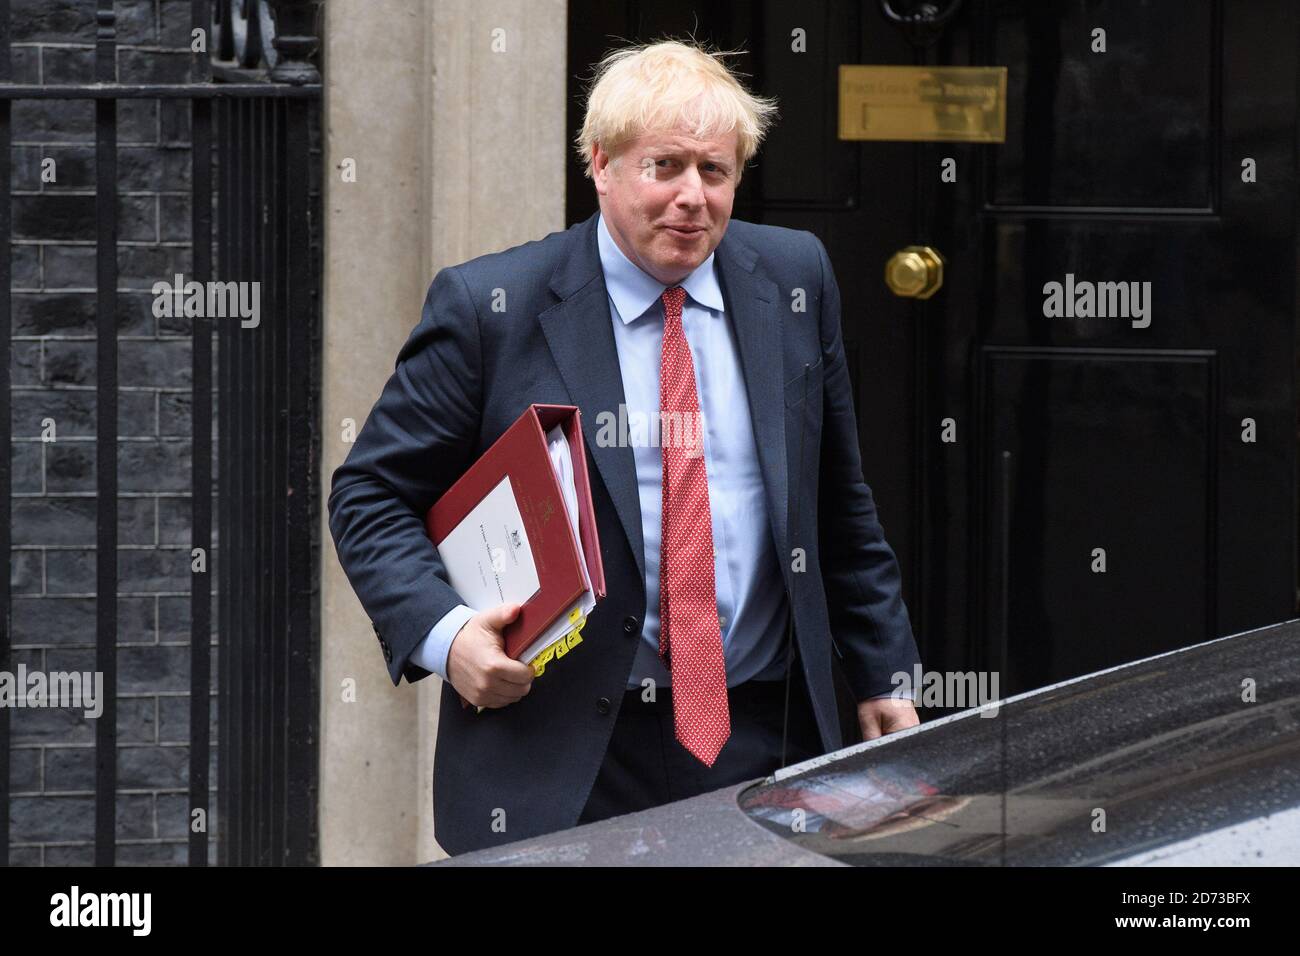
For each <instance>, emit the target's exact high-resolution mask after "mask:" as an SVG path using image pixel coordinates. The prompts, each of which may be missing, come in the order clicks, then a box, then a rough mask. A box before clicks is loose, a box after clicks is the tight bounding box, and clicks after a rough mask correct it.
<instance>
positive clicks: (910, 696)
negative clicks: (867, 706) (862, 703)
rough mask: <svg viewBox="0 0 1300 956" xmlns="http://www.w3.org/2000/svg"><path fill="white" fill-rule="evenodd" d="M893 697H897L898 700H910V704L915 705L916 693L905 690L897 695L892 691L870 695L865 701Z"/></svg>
mask: <svg viewBox="0 0 1300 956" xmlns="http://www.w3.org/2000/svg"><path fill="white" fill-rule="evenodd" d="M895 696H896V697H898V699H899V700H910V701H911V702H912V703H914V704H915V703H916V691H912V690H905V691H903V692H901V693H899V694H895V693H894V691H892V690H891V691H889V693H887V694H872V695H871V696H870V697H868V698H867V700H885V699H886V698H889V697H895Z"/></svg>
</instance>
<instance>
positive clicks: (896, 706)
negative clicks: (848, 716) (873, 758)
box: [858, 697, 921, 740]
mask: <svg viewBox="0 0 1300 956" xmlns="http://www.w3.org/2000/svg"><path fill="white" fill-rule="evenodd" d="M920 722H921V718H919V717H917V716H916V708H915V707H914V706H912V702H911V701H910V700H908V699H907V698H906V697H899V698H893V697H880V698H875V699H872V700H864V701H860V702H859V703H858V725H859V726H860V727H861V728H862V739H863V740H875V739H876V738H877V737H883V736H884V735H885V734H888V733H893V732H894V731H895V730H904V729H906V728H908V727H915V726H916V725H917V724H919V723H920Z"/></svg>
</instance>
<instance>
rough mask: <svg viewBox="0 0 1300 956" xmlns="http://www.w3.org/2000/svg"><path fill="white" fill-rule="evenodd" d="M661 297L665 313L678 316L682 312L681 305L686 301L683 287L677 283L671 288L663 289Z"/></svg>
mask: <svg viewBox="0 0 1300 956" xmlns="http://www.w3.org/2000/svg"><path fill="white" fill-rule="evenodd" d="M662 298H663V300H664V314H665V315H676V316H680V315H681V314H682V305H683V304H684V303H685V302H686V290H685V289H683V288H682V287H681V286H679V285H675V286H673V287H672V288H671V289H664V294H663V296H662Z"/></svg>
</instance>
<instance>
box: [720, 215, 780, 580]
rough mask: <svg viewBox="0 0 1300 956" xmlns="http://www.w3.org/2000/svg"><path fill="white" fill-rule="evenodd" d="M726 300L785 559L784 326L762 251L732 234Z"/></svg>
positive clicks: (724, 270)
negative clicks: (762, 271) (761, 271)
mask: <svg viewBox="0 0 1300 956" xmlns="http://www.w3.org/2000/svg"><path fill="white" fill-rule="evenodd" d="M716 259H717V263H718V271H719V275H720V276H721V283H722V297H723V300H724V301H725V302H726V305H727V314H728V316H729V317H730V319H731V323H732V328H733V329H734V330H735V334H736V342H737V345H738V346H739V349H740V362H741V368H742V369H743V371H744V374H745V391H746V392H747V393H748V396H749V417H750V421H751V422H752V423H753V429H754V444H755V446H756V447H757V449H758V463H759V468H760V470H761V471H762V473H763V484H764V486H765V487H766V490H767V516H768V520H769V521H770V522H771V525H772V537H773V541H774V543H775V545H776V554H777V560H778V561H779V562H780V563H781V564H782V565H783V566H784V565H785V564H786V563H787V561H788V560H789V559H788V556H787V555H786V547H785V541H786V520H787V515H786V511H787V491H786V449H785V389H784V387H783V386H784V384H785V383H784V382H783V380H782V375H783V368H784V363H783V360H782V356H783V353H784V343H785V339H784V337H783V330H782V328H781V313H780V310H779V309H778V307H777V300H778V299H779V297H780V293H779V290H778V289H777V287H776V284H775V283H774V282H772V281H771V280H769V279H765V278H763V277H762V276H760V275H756V274H755V273H754V264H755V262H757V260H758V255H757V253H756V252H755V251H754V250H753V249H752V248H750V247H749V246H747V245H745V244H744V243H743V242H741V241H740V240H738V239H735V238H734V237H733V234H732V232H731V230H728V231H727V232H726V233H725V234H724V235H723V237H722V242H720V243H718V248H717V250H716Z"/></svg>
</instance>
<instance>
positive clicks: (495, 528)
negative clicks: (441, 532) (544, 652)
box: [438, 475, 541, 611]
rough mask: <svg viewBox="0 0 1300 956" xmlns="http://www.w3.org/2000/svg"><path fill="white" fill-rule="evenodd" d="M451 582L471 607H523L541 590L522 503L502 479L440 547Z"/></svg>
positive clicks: (441, 557) (508, 480)
mask: <svg viewBox="0 0 1300 956" xmlns="http://www.w3.org/2000/svg"><path fill="white" fill-rule="evenodd" d="M438 557H439V558H440V559H441V560H442V563H443V564H444V565H445V566H446V568H447V581H448V583H449V584H450V585H451V586H452V588H453V589H454V590H455V592H456V593H457V594H459V595H460V597H461V600H463V601H464V602H465V603H466V604H467V605H468V606H469V607H471V608H473V609H474V610H475V611H485V610H487V609H488V608H493V607H496V606H497V605H498V604H515V603H518V604H523V603H524V602H525V601H527V600H528V599H529V598H531V597H532V596H533V595H534V594H536V593H537V589H538V588H539V587H540V586H541V582H540V581H539V580H538V577H537V564H536V563H535V562H534V561H533V548H532V545H531V543H530V542H529V541H528V531H527V529H525V528H524V519H523V516H522V515H520V513H519V502H518V501H516V500H515V493H514V491H513V490H512V489H511V487H510V476H509V475H507V476H506V477H505V478H502V479H501V480H500V481H499V482H498V483H497V485H496V487H495V488H493V489H492V490H491V491H489V492H488V493H487V494H486V495H485V496H484V498H483V500H482V501H480V502H479V503H478V504H477V505H475V506H474V509H473V510H472V511H470V513H469V514H467V515H466V516H465V517H464V518H462V519H461V520H460V522H459V523H458V524H457V525H456V527H454V528H453V529H452V530H451V533H450V534H448V535H447V537H445V538H443V539H442V542H441V543H440V544H439V545H438Z"/></svg>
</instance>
